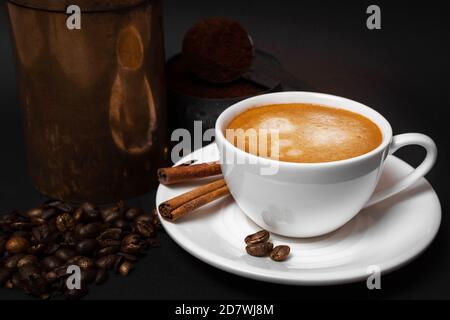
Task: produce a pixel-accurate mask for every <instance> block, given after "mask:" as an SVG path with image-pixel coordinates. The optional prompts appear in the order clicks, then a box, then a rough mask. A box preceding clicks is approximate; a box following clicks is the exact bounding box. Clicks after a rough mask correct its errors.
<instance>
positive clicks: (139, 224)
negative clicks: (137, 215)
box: [136, 221, 155, 238]
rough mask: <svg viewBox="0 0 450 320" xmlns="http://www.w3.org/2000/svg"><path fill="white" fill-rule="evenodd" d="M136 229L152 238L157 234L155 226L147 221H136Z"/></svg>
mask: <svg viewBox="0 0 450 320" xmlns="http://www.w3.org/2000/svg"><path fill="white" fill-rule="evenodd" d="M136 231H137V232H138V233H139V234H140V235H141V236H143V237H144V238H151V237H153V236H154V235H155V229H154V228H153V226H152V225H151V224H150V223H148V222H145V221H136Z"/></svg>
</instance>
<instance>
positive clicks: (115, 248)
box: [97, 245, 120, 257]
mask: <svg viewBox="0 0 450 320" xmlns="http://www.w3.org/2000/svg"><path fill="white" fill-rule="evenodd" d="M119 250H120V246H119V245H117V246H111V247H105V248H102V249H100V250H98V252H97V256H99V257H103V256H106V255H108V254H114V253H116V252H118V251H119Z"/></svg>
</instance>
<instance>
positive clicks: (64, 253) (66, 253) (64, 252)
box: [55, 248, 76, 261]
mask: <svg viewBox="0 0 450 320" xmlns="http://www.w3.org/2000/svg"><path fill="white" fill-rule="evenodd" d="M75 255H76V252H75V250H72V249H69V248H61V249H58V250H57V251H56V252H55V257H57V258H59V259H61V260H62V261H67V260H69V259H70V258H72V257H74V256H75Z"/></svg>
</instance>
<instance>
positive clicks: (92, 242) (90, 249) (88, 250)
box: [76, 239, 98, 256]
mask: <svg viewBox="0 0 450 320" xmlns="http://www.w3.org/2000/svg"><path fill="white" fill-rule="evenodd" d="M97 248H98V242H97V240H96V239H85V240H82V241H80V242H79V243H78V244H77V246H76V250H77V252H78V253H79V254H81V255H85V256H90V255H92V254H93V253H94V251H95V250H97Z"/></svg>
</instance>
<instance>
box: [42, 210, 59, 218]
mask: <svg viewBox="0 0 450 320" xmlns="http://www.w3.org/2000/svg"><path fill="white" fill-rule="evenodd" d="M58 213H59V211H58V210H57V209H55V208H51V207H50V208H45V209H43V211H42V215H41V218H42V219H45V220H50V219H52V218H54V217H55V216H56V215H58Z"/></svg>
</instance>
